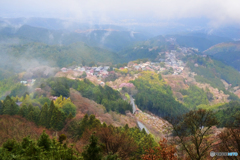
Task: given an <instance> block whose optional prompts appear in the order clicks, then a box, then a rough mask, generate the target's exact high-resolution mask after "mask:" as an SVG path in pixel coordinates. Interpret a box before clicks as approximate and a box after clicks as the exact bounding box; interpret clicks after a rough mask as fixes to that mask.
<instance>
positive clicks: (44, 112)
mask: <svg viewBox="0 0 240 160" xmlns="http://www.w3.org/2000/svg"><path fill="white" fill-rule="evenodd" d="M39 125H41V126H46V127H47V128H48V127H49V121H48V105H47V103H45V104H44V105H43V107H42V109H41V112H40V115H39Z"/></svg>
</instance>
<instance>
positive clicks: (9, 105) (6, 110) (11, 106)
mask: <svg viewBox="0 0 240 160" xmlns="http://www.w3.org/2000/svg"><path fill="white" fill-rule="evenodd" d="M18 111H19V106H18V105H17V104H16V103H15V102H14V101H13V100H12V99H11V98H10V97H9V96H7V97H6V98H5V100H4V101H3V104H2V107H1V113H2V114H8V115H15V114H17V113H18Z"/></svg>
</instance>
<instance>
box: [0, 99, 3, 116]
mask: <svg viewBox="0 0 240 160" xmlns="http://www.w3.org/2000/svg"><path fill="white" fill-rule="evenodd" d="M3 107H4V105H3V103H2V101H1V100H0V115H2V114H3Z"/></svg>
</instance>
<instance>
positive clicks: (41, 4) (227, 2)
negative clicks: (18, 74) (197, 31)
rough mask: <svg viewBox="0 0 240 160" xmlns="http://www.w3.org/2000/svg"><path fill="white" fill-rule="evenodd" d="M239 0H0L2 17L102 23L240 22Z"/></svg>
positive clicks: (214, 24)
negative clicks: (202, 20) (189, 19)
mask: <svg viewBox="0 0 240 160" xmlns="http://www.w3.org/2000/svg"><path fill="white" fill-rule="evenodd" d="M239 15H240V0H0V17H54V18H71V19H77V20H79V21H98V22H101V23H152V24H154V23H160V22H162V21H169V20H170V21H171V20H178V19H184V18H206V19H208V20H209V23H208V25H210V26H213V27H214V26H216V27H217V26H221V25H226V24H238V25H239V24H240V16H239Z"/></svg>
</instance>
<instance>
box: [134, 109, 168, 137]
mask: <svg viewBox="0 0 240 160" xmlns="http://www.w3.org/2000/svg"><path fill="white" fill-rule="evenodd" d="M135 116H136V118H137V119H138V120H139V121H140V122H142V123H143V124H144V125H145V126H146V127H147V129H148V130H149V131H150V132H151V133H152V134H153V135H154V136H155V137H156V138H160V139H162V138H164V137H166V136H167V135H168V134H169V132H170V131H171V130H170V128H171V126H170V124H169V123H168V122H167V121H166V120H164V119H162V118H160V117H158V116H155V115H154V114H152V113H145V112H139V113H137V114H135Z"/></svg>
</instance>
